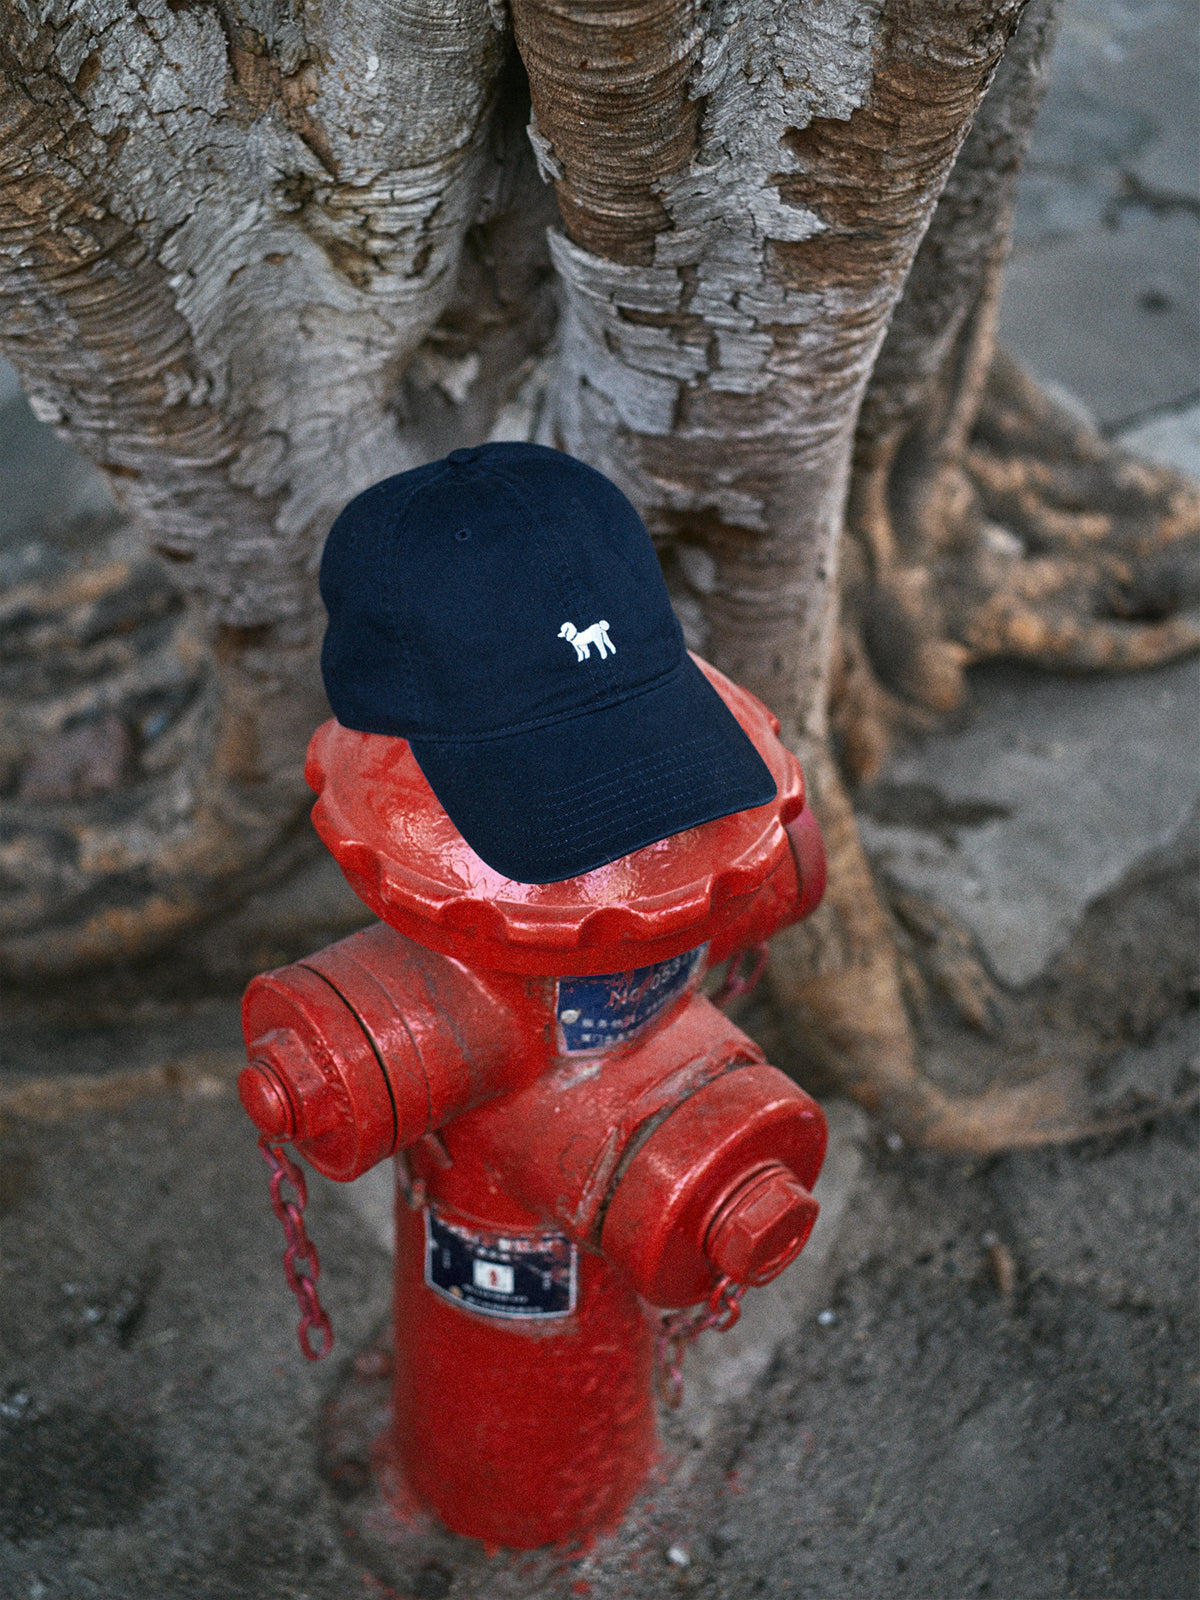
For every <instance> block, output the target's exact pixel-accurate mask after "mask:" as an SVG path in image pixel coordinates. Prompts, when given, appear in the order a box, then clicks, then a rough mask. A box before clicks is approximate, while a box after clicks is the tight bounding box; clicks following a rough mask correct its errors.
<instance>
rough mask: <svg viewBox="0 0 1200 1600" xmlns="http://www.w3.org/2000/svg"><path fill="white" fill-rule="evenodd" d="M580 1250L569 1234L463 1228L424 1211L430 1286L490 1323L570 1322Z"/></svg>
mask: <svg viewBox="0 0 1200 1600" xmlns="http://www.w3.org/2000/svg"><path fill="white" fill-rule="evenodd" d="M575 1262H576V1248H575V1246H574V1245H573V1244H572V1242H571V1241H570V1239H568V1238H567V1236H566V1234H565V1233H538V1234H532V1235H529V1234H522V1235H516V1236H514V1235H512V1234H499V1233H483V1232H481V1231H480V1230H479V1229H476V1228H464V1227H462V1226H461V1225H460V1224H458V1223H454V1222H447V1221H446V1219H445V1218H444V1217H439V1216H438V1214H437V1212H436V1211H435V1210H434V1209H433V1207H432V1206H427V1207H426V1208H425V1282H426V1283H427V1284H428V1285H429V1287H430V1288H431V1289H436V1290H437V1292H438V1294H442V1295H445V1296H446V1298H447V1299H448V1300H456V1301H457V1302H458V1304H459V1305H460V1306H465V1307H467V1308H468V1309H469V1310H471V1311H483V1312H486V1313H487V1315H488V1316H491V1317H566V1316H569V1315H570V1314H571V1312H572V1311H574V1309H575V1278H576V1272H575Z"/></svg>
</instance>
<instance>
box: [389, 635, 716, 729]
mask: <svg viewBox="0 0 1200 1600" xmlns="http://www.w3.org/2000/svg"><path fill="white" fill-rule="evenodd" d="M687 665H688V659H687V657H686V656H685V657H684V659H683V660H682V661H679V662H676V664H675V665H674V666H673V667H668V668H667V670H666V672H664V673H661V674H660V675H659V676H658V677H657V678H652V679H651V680H650V682H649V683H645V684H640V685H639V686H638V687H637V688H636V689H627V690H625V691H624V692H623V693H621V694H619V695H616V696H610V698H609V699H608V700H606V701H605V702H604V703H603V704H602V705H599V706H582V707H580V706H575V707H573V708H572V709H571V710H570V711H556V712H554V713H553V715H552V716H548V717H537V718H534V719H533V720H532V721H529V722H512V723H509V724H508V726H507V727H504V728H494V729H491V730H489V732H487V733H460V734H453V733H450V734H446V733H419V734H418V733H414V734H412V735H411V738H412V740H413V742H414V743H416V744H420V745H450V746H453V747H454V748H455V749H461V748H465V747H466V746H469V745H476V744H489V743H493V742H494V741H496V740H497V739H509V738H511V737H512V736H513V735H514V734H518V733H533V732H535V731H536V730H537V729H538V728H554V727H557V726H558V724H559V723H563V722H574V721H575V720H576V719H577V718H579V717H590V716H592V715H594V713H595V712H597V711H609V710H615V709H616V707H618V706H624V705H627V704H628V703H629V702H630V701H632V700H640V699H641V697H642V696H643V695H646V694H652V693H653V692H654V690H656V689H662V688H665V686H666V685H667V684H668V683H669V682H670V681H671V679H672V678H675V677H677V676H678V675H680V674H681V673H682V672H683V671H684V670H685V669H686V667H687Z"/></svg>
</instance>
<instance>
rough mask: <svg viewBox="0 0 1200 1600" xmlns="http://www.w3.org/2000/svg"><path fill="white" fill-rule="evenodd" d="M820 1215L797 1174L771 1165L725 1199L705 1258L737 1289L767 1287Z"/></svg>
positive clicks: (710, 1232)
mask: <svg viewBox="0 0 1200 1600" xmlns="http://www.w3.org/2000/svg"><path fill="white" fill-rule="evenodd" d="M817 1210H818V1207H817V1202H816V1201H815V1200H814V1199H813V1197H812V1195H811V1194H809V1192H808V1190H807V1189H806V1188H805V1187H804V1186H803V1184H801V1183H800V1182H799V1180H798V1179H797V1178H796V1176H795V1174H794V1173H792V1172H791V1171H789V1169H788V1168H787V1167H785V1166H784V1165H783V1163H782V1162H778V1161H773V1162H770V1163H769V1164H768V1165H767V1166H765V1167H760V1168H759V1169H758V1170H757V1171H756V1172H754V1173H752V1174H751V1175H750V1176H749V1177H748V1178H746V1179H744V1180H743V1181H742V1182H741V1183H740V1184H738V1186H737V1188H736V1189H734V1190H733V1192H732V1193H731V1194H729V1195H727V1196H726V1198H725V1200H724V1201H723V1203H722V1204H721V1206H720V1208H719V1209H718V1211H717V1213H716V1215H715V1216H714V1217H713V1220H712V1222H711V1223H710V1224H709V1228H708V1235H707V1238H706V1239H705V1254H706V1255H707V1256H708V1259H709V1260H710V1261H711V1262H712V1264H713V1266H714V1267H716V1269H717V1271H718V1272H721V1273H724V1274H725V1275H726V1276H728V1277H730V1278H732V1279H733V1280H734V1282H735V1283H745V1284H752V1285H753V1284H763V1283H769V1282H770V1281H771V1279H772V1278H775V1277H777V1276H778V1275H779V1274H780V1273H781V1272H782V1271H783V1269H784V1268H785V1267H786V1266H787V1265H788V1264H789V1262H791V1261H794V1260H795V1258H796V1257H797V1256H798V1255H799V1254H800V1251H801V1250H802V1249H803V1248H804V1245H805V1242H806V1241H807V1239H808V1236H809V1234H810V1233H811V1232H812V1228H813V1223H814V1222H815V1221H816V1220H817Z"/></svg>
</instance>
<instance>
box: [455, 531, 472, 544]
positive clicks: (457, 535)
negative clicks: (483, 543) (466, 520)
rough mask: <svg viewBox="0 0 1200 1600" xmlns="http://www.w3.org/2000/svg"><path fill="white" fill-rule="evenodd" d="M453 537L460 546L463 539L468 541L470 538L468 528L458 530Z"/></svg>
mask: <svg viewBox="0 0 1200 1600" xmlns="http://www.w3.org/2000/svg"><path fill="white" fill-rule="evenodd" d="M454 537H455V538H456V539H457V540H458V542H459V543H460V544H461V543H462V542H463V541H464V540H465V539H469V538H470V537H471V530H470V528H459V529H458V531H457V533H455V535H454Z"/></svg>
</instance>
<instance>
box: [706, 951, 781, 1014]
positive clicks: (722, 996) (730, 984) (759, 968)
mask: <svg viewBox="0 0 1200 1600" xmlns="http://www.w3.org/2000/svg"><path fill="white" fill-rule="evenodd" d="M750 955H752V956H753V957H754V965H753V966H752V967H751V969H750V971H749V973H748V974H747V975H746V976H743V975H742V966H743V964H744V963H745V960H746V957H747V956H750ZM769 955H770V950H769V949H768V947H767V946H766V945H765V944H755V945H751V946H750V947H749V949H746V950H739V951H738V953H737V954H736V955H735V956H733V957H731V958H730V962H729V966H728V968H727V970H726V973H725V982H724V983H723V984H722V985H721V987H720V988H719V989H718V990H717V992H716V994H714V995H713V997H712V1003H713V1005H714V1006H727V1005H728V1004H729V1002H730V1001H731V1000H736V999H737V997H738V996H739V995H743V994H749V993H750V991H751V989H753V988H754V987H755V986H756V984H757V983H758V980H759V979H760V978H761V977H762V975H763V973H764V971H765V970H766V965H767V957H768V956H769Z"/></svg>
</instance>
